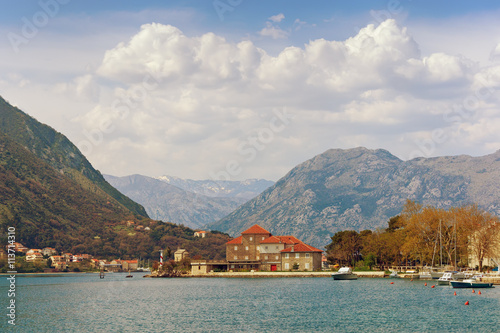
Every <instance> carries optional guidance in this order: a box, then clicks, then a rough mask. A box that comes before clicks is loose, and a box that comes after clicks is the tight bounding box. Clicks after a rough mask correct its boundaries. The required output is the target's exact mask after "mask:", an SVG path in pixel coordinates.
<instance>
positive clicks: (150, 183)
mask: <svg viewBox="0 0 500 333" xmlns="http://www.w3.org/2000/svg"><path fill="white" fill-rule="evenodd" d="M104 177H105V178H106V180H107V181H108V182H109V183H110V184H111V185H113V186H114V187H116V188H117V189H119V190H120V191H121V192H122V193H124V194H126V195H127V196H129V197H130V198H132V199H133V200H135V201H137V202H139V203H140V204H142V205H143V206H144V207H145V208H146V211H147V213H148V214H149V216H150V217H151V218H154V219H157V220H162V221H168V222H172V223H177V224H184V225H185V226H188V227H191V228H201V227H203V226H205V225H206V224H207V223H211V222H215V221H218V220H220V219H221V218H223V217H225V216H226V215H228V214H229V213H231V212H232V211H234V210H235V209H236V208H238V207H239V206H240V205H241V204H243V203H245V202H246V201H248V200H249V199H251V198H253V197H255V196H256V195H258V194H259V193H261V192H262V191H263V190H265V189H266V188H267V187H269V186H270V185H272V184H273V183H272V182H269V181H265V180H249V181H246V182H239V181H225V182H213V181H209V180H190V179H188V180H184V179H181V178H177V177H171V176H168V177H167V176H162V177H159V178H158V179H155V178H151V177H146V176H141V175H132V176H126V177H114V176H110V175H105V176H104Z"/></svg>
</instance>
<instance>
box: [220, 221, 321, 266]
mask: <svg viewBox="0 0 500 333" xmlns="http://www.w3.org/2000/svg"><path fill="white" fill-rule="evenodd" d="M322 253H323V251H321V250H319V249H317V248H315V247H312V246H310V245H307V244H305V243H303V242H302V241H300V240H299V239H297V238H296V237H294V236H273V235H272V234H271V233H270V232H269V231H267V230H266V229H264V228H262V227H261V226H259V225H258V224H256V225H254V226H252V227H250V228H249V229H247V230H245V231H243V232H242V233H241V236H239V237H236V238H234V239H232V240H230V241H229V242H227V243H226V260H227V263H228V269H229V270H240V269H254V270H262V271H289V270H299V271H314V270H318V269H321V254H322Z"/></svg>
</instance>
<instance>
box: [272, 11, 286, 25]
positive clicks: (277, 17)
mask: <svg viewBox="0 0 500 333" xmlns="http://www.w3.org/2000/svg"><path fill="white" fill-rule="evenodd" d="M284 19H285V15H284V14H283V13H279V14H278V15H274V16H271V17H270V18H269V20H270V21H273V22H276V23H279V22H281V21H283V20H284Z"/></svg>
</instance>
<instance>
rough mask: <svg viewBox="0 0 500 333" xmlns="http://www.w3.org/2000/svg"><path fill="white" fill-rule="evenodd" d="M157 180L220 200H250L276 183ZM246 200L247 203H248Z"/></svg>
mask: <svg viewBox="0 0 500 333" xmlns="http://www.w3.org/2000/svg"><path fill="white" fill-rule="evenodd" d="M157 179H159V180H162V181H164V182H166V183H168V184H171V185H174V186H177V187H179V188H182V189H184V190H186V191H189V192H192V193H196V194H202V195H206V196H208V197H219V198H241V199H246V200H250V199H253V198H255V197H256V196H257V195H259V194H261V193H262V192H263V191H264V190H265V189H267V188H269V187H270V186H272V185H273V184H274V182H272V181H270V180H265V179H247V180H243V181H236V180H218V181H214V180H192V179H181V178H178V177H173V176H160V177H157ZM246 200H245V201H246Z"/></svg>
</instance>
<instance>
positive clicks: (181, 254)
mask: <svg viewBox="0 0 500 333" xmlns="http://www.w3.org/2000/svg"><path fill="white" fill-rule="evenodd" d="M186 258H189V252H188V251H186V250H184V249H177V251H175V252H174V260H175V261H181V260H182V259H186Z"/></svg>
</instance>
